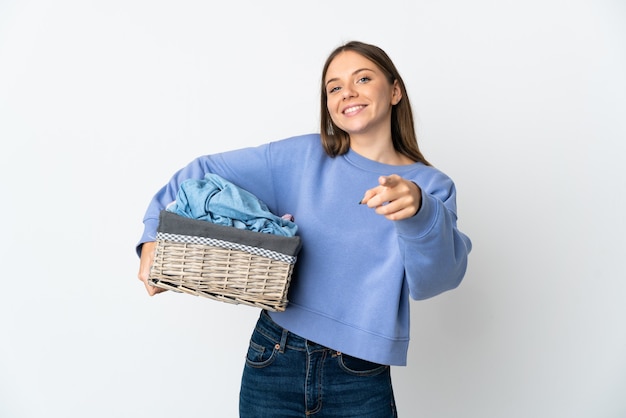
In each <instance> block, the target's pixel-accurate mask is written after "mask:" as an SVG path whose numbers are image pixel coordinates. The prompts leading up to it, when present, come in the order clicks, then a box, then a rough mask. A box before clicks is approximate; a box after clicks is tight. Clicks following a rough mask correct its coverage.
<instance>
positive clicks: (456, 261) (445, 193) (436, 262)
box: [396, 171, 472, 300]
mask: <svg viewBox="0 0 626 418" xmlns="http://www.w3.org/2000/svg"><path fill="white" fill-rule="evenodd" d="M431 174H432V173H431ZM416 183H417V184H418V185H419V186H420V188H421V190H422V206H421V208H420V210H419V211H418V213H417V214H415V216H413V217H411V218H409V219H404V220H401V221H397V222H396V230H397V232H398V241H399V245H400V251H401V254H402V257H403V259H404V266H405V275H406V279H407V283H408V286H409V292H410V295H411V298H413V299H416V300H420V299H427V298H431V297H433V296H436V295H438V294H440V293H442V292H445V291H447V290H451V289H454V288H456V287H457V286H458V285H459V284H460V283H461V281H462V280H463V276H464V275H465V271H466V268H467V258H468V254H469V253H470V251H471V249H472V243H471V241H470V239H469V238H468V237H467V236H466V235H465V234H463V233H462V232H460V231H459V230H458V228H457V215H456V188H455V185H454V183H453V182H452V180H451V179H450V178H448V177H447V176H446V175H444V174H443V173H441V172H438V171H435V172H434V175H431V176H428V177H425V178H421V179H420V178H418V179H417V180H416Z"/></svg>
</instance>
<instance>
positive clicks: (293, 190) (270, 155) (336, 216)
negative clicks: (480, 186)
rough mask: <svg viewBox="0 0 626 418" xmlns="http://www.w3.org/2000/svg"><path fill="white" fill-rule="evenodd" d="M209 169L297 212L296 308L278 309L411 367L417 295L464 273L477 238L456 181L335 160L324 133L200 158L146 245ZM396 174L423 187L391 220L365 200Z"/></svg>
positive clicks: (308, 328) (352, 156)
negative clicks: (459, 207) (403, 214)
mask: <svg viewBox="0 0 626 418" xmlns="http://www.w3.org/2000/svg"><path fill="white" fill-rule="evenodd" d="M206 173H214V174H217V175H220V176H222V177H223V178H225V179H227V180H228V181H231V182H232V183H234V184H236V185H237V186H239V187H242V188H244V189H246V190H248V191H249V192H251V193H253V194H254V195H255V196H257V197H258V198H259V199H260V200H262V201H263V202H265V203H266V204H267V206H268V208H269V209H270V210H271V211H272V212H273V213H275V214H278V215H280V214H284V213H289V214H292V215H293V216H294V218H295V222H296V224H297V225H298V235H300V237H301V239H302V249H301V251H300V253H299V255H298V261H297V263H296V267H295V271H294V273H293V275H292V278H291V283H290V288H289V305H288V306H287V309H286V310H285V311H284V312H271V313H270V315H271V317H272V319H273V320H274V321H275V322H276V323H278V324H279V325H281V326H282V327H284V328H286V329H288V330H290V331H291V332H294V333H296V334H298V335H300V336H301V337H303V338H306V339H308V340H311V341H314V342H316V343H318V344H322V345H324V346H327V347H329V348H332V349H334V350H337V351H340V352H343V353H346V354H349V355H352V356H355V357H358V358H361V359H365V360H369V361H373V362H376V363H381V364H388V365H406V357H407V350H408V345H409V322H410V315H409V298H413V299H416V300H419V299H426V298H430V297H433V296H435V295H438V294H440V293H442V292H444V291H447V290H450V289H453V288H455V287H457V286H458V285H459V283H460V282H461V280H462V279H463V276H464V274H465V270H466V266H467V257H468V254H469V252H470V250H471V242H470V240H469V238H468V237H467V236H466V235H464V234H463V233H461V232H460V231H459V230H458V229H457V215H456V191H455V186H454V183H453V182H452V180H451V179H450V178H449V177H448V176H446V175H445V174H443V173H442V172H441V171H439V170H437V169H435V168H433V167H429V166H425V165H424V164H421V163H415V164H411V165H405V166H391V165H387V164H382V163H378V162H376V161H372V160H369V159H366V158H364V157H362V156H360V155H359V154H357V153H355V152H354V151H352V150H350V151H349V152H348V153H347V154H345V155H342V156H338V157H335V158H331V157H329V156H328V155H327V154H326V153H325V152H324V149H323V147H322V144H321V140H320V136H319V135H318V134H311V135H303V136H297V137H293V138H289V139H284V140H281V141H276V142H271V143H268V144H265V145H261V146H258V147H252V148H245V149H240V150H236V151H229V152H225V153H220V154H215V155H207V156H202V157H199V158H197V159H195V160H194V161H192V162H191V163H190V164H189V165H187V166H186V167H184V168H182V169H181V170H179V171H178V172H177V173H176V174H175V175H174V176H173V177H172V179H171V180H170V181H169V183H168V184H167V185H165V186H164V187H163V188H162V189H161V190H159V191H158V192H157V194H156V195H155V196H154V198H153V200H152V201H151V203H150V205H149V206H148V210H147V212H146V215H145V217H144V225H145V230H144V233H143V236H142V237H141V240H140V244H141V243H143V242H147V241H154V240H155V238H156V230H157V226H158V221H159V213H160V211H161V210H162V209H164V208H165V207H166V206H167V205H168V204H169V203H170V202H172V201H173V200H174V199H175V197H176V193H177V192H178V188H179V186H180V184H181V182H183V181H184V180H187V179H201V178H203V177H204V175H205V174H206ZM390 174H398V175H400V176H402V177H404V178H405V179H407V180H412V181H414V182H415V183H416V184H417V185H419V187H420V188H421V189H422V206H421V208H420V210H419V212H418V213H417V214H416V215H415V216H413V217H411V218H409V219H404V220H401V221H390V220H388V219H386V218H385V217H384V216H381V215H378V214H376V213H375V212H374V210H373V209H371V208H368V207H367V206H366V205H360V204H359V201H360V200H361V198H362V197H363V194H364V193H365V191H366V190H367V189H370V188H372V187H375V186H377V185H378V177H379V176H381V175H385V176H386V175H390ZM138 251H140V247H139V246H138Z"/></svg>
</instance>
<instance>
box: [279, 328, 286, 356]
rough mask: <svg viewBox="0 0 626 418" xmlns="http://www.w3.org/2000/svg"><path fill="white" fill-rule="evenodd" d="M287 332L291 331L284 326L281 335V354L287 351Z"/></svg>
mask: <svg viewBox="0 0 626 418" xmlns="http://www.w3.org/2000/svg"><path fill="white" fill-rule="evenodd" d="M287 334H289V331H287V330H286V329H285V328H283V335H281V337H280V349H279V350H278V351H279V352H280V353H281V354H282V353H284V352H285V346H286V345H287Z"/></svg>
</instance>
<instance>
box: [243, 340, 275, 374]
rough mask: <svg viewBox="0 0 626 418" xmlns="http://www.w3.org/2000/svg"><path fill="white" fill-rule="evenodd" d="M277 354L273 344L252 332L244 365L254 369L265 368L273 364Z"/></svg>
mask: <svg viewBox="0 0 626 418" xmlns="http://www.w3.org/2000/svg"><path fill="white" fill-rule="evenodd" d="M277 352H278V350H277V349H276V344H275V343H273V342H272V341H271V340H269V339H268V338H266V337H264V336H263V335H262V334H261V333H259V332H258V331H254V332H253V333H252V337H251V338H250V344H249V346H248V353H247V354H246V364H248V365H249V366H251V367H255V368H262V367H267V366H269V365H270V364H272V363H273V362H274V359H275V358H276V353H277Z"/></svg>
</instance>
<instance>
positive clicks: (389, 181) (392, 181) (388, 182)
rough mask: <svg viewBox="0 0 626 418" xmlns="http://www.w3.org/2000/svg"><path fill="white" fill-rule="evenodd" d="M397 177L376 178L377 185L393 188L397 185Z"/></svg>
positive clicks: (393, 175) (394, 175)
mask: <svg viewBox="0 0 626 418" xmlns="http://www.w3.org/2000/svg"><path fill="white" fill-rule="evenodd" d="M398 179H399V176H398V175H396V174H392V175H390V176H380V177H379V178H378V184H380V185H381V186H384V187H395V186H397V185H398V182H399V181H398Z"/></svg>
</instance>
